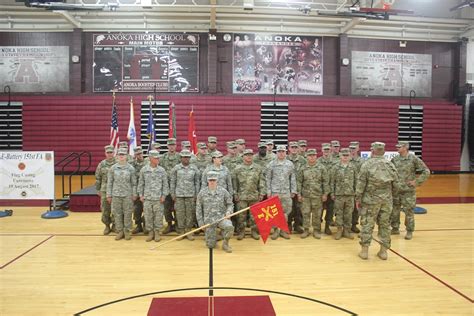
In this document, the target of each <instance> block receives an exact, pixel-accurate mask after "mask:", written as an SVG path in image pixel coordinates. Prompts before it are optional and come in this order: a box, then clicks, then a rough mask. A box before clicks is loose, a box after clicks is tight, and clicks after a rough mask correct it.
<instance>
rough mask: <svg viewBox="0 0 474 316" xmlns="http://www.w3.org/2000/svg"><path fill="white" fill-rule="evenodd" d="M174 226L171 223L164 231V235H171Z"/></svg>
mask: <svg viewBox="0 0 474 316" xmlns="http://www.w3.org/2000/svg"><path fill="white" fill-rule="evenodd" d="M172 226H173V225H172V224H171V222H168V225H166V227H165V229H164V230H163V235H167V234H169V233H171V230H172Z"/></svg>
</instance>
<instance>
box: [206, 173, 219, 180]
mask: <svg viewBox="0 0 474 316" xmlns="http://www.w3.org/2000/svg"><path fill="white" fill-rule="evenodd" d="M217 178H219V174H218V173H217V172H215V171H209V172H208V173H207V181H209V180H217Z"/></svg>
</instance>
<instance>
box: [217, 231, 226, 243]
mask: <svg viewBox="0 0 474 316" xmlns="http://www.w3.org/2000/svg"><path fill="white" fill-rule="evenodd" d="M222 239H224V237H222V231H218V232H217V233H216V241H221V240H222Z"/></svg>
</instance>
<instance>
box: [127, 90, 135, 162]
mask: <svg viewBox="0 0 474 316" xmlns="http://www.w3.org/2000/svg"><path fill="white" fill-rule="evenodd" d="M127 138H128V153H129V154H130V155H131V156H132V157H133V155H134V154H135V148H136V147H137V132H136V129H135V116H134V114H133V97H130V123H129V124H128V132H127Z"/></svg>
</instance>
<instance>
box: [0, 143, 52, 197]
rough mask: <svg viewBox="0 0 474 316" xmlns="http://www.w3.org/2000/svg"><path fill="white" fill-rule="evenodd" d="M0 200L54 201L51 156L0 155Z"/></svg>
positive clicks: (45, 153) (27, 153) (30, 153)
mask: <svg viewBox="0 0 474 316" xmlns="http://www.w3.org/2000/svg"><path fill="white" fill-rule="evenodd" d="M0 199H8V200H52V199H54V152H53V151H3V152H0Z"/></svg>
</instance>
